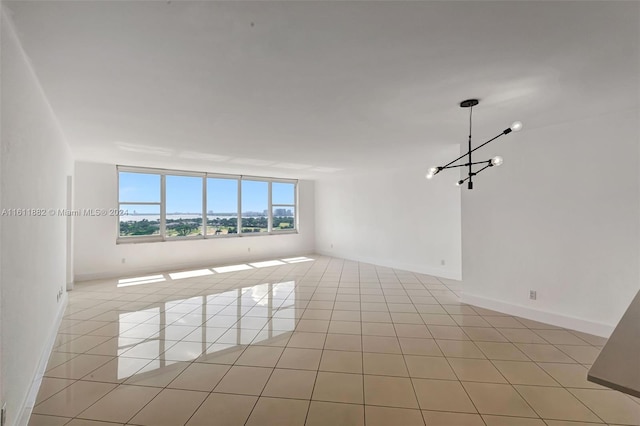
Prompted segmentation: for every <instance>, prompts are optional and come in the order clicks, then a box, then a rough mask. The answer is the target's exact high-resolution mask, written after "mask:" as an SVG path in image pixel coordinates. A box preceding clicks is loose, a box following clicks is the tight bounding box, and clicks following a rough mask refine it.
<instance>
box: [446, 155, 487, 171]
mask: <svg viewBox="0 0 640 426" xmlns="http://www.w3.org/2000/svg"><path fill="white" fill-rule="evenodd" d="M465 155H467V154H465ZM490 162H491V160H485V161H476V162H473V163H464V164H456V165H455V166H446V167H441V169H442V170H444V169H453V168H455V167H466V166H468V165H476V164H488V163H490Z"/></svg>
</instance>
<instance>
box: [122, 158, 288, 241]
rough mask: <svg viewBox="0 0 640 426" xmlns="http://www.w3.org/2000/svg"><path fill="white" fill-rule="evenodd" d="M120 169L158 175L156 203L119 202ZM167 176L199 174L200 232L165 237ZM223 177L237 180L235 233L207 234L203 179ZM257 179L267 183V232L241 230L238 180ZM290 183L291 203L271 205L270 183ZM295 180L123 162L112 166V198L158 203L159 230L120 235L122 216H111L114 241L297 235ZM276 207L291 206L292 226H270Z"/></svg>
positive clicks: (125, 203) (240, 197)
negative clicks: (158, 184) (136, 234)
mask: <svg viewBox="0 0 640 426" xmlns="http://www.w3.org/2000/svg"><path fill="white" fill-rule="evenodd" d="M120 172H124V173H142V174H154V175H159V176H160V202H159V203H158V202H128V201H127V202H121V201H120ZM167 176H187V177H200V178H201V179H202V233H201V235H189V236H185V237H180V236H167V233H166V215H167V211H166V208H167V191H166V189H167V188H166V177H167ZM209 178H214V179H216V178H217V179H227V180H235V181H236V182H237V228H236V229H237V232H236V233H235V234H221V235H220V234H219V235H215V234H208V232H207V230H208V211H207V183H208V182H207V179H209ZM244 180H246V181H258V182H266V183H267V188H268V192H267V202H268V207H267V232H250V233H243V232H242V181H244ZM274 182H276V183H290V184H293V185H294V191H293V192H294V193H293V197H294V204H293V205H290V204H273V196H272V195H273V191H272V185H273V183H274ZM298 182H299V181H298V179H286V178H274V177H263V176H252V175H236V174H224V173H209V172H197V171H186V170H172V169H159V168H148V167H134V166H125V165H116V197H117V204H118V206H119V207H120V206H121V205H127V204H128V205H159V206H160V232H159V234H158V235H140V236H133V235H130V236H121V235H120V218H121V217H122V216H119V215H118V216H115V217H116V219H117V223H116V225H117V226H116V244H131V243H134V244H135V243H149V242H160V241H162V242H165V241H191V240H200V239H212V240H214V239H216V240H217V239H224V238H241V237H249V236H251V237H257V236H263V235H284V234H297V233H298V223H299V222H298V221H299V215H298V211H299V209H298ZM274 205H275V206H276V207H293V209H294V211H293V228H286V229H282V230H280V229H277V230H275V229H274V228H273V206H274Z"/></svg>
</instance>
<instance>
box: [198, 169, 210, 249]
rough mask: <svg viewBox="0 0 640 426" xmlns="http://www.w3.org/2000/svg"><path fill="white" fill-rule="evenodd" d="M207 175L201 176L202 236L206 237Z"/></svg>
mask: <svg viewBox="0 0 640 426" xmlns="http://www.w3.org/2000/svg"><path fill="white" fill-rule="evenodd" d="M207 225H208V221H207V176H206V175H205V176H203V177H202V223H201V224H200V226H202V237H203V238H207V228H208V226H207Z"/></svg>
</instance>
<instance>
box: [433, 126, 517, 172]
mask: <svg viewBox="0 0 640 426" xmlns="http://www.w3.org/2000/svg"><path fill="white" fill-rule="evenodd" d="M505 132H506V130H505V131H504V132H502V133H500V134H499V135H498V136H494V137H493V138H491V139H489V140H488V141H486V142H485V143H483V144H482V145H478V146H477V147H475V148H473V149H472V150H471V152H474V151H477V150H478V149H480V148H482V147H483V146H485V145H486V144H488V143H489V142H493V141H494V140H496V139H498V138H499V137H500V136H502V135H506V134H507V133H505ZM467 155H469V153H468V152H465V153H464V154H462V155H461V156H460V157H458V158H456V159H455V160H453V161H450V162H449V163H447V164H445V165H444V166H442V167H439V168H440V169H446V168H448V167H449V166H450V165H451V164H453V163H455V162H456V161H458V160H460V159H461V158H464V157H465V156H467Z"/></svg>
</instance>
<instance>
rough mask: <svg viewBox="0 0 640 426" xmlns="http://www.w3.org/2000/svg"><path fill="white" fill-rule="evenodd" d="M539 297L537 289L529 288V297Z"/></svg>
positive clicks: (534, 298) (533, 298) (532, 298)
mask: <svg viewBox="0 0 640 426" xmlns="http://www.w3.org/2000/svg"><path fill="white" fill-rule="evenodd" d="M537 298H538V295H537V292H536V291H535V290H529V299H531V300H536V299H537Z"/></svg>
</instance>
